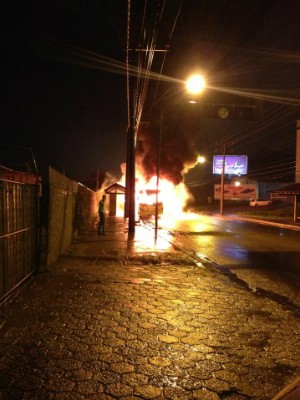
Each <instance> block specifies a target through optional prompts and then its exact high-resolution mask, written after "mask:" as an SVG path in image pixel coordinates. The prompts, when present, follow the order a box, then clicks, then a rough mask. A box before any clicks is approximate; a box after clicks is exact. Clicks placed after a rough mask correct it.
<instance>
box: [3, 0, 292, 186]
mask: <svg viewBox="0 0 300 400" xmlns="http://www.w3.org/2000/svg"><path fill="white" fill-rule="evenodd" d="M148 3H150V6H149V5H148V8H147V10H146V13H145V19H146V22H147V24H148V27H149V28H148V31H152V33H155V41H156V47H157V48H165V46H166V44H169V46H170V48H169V52H168V53H167V56H166V59H165V62H164V64H163V74H164V75H166V76H169V77H172V78H176V79H180V80H184V79H185V78H186V76H187V75H188V74H189V72H190V71H193V70H195V69H198V70H201V71H203V72H204V73H205V75H206V77H207V81H208V84H209V86H211V87H214V88H221V89H222V88H231V89H238V90H239V89H241V88H242V89H243V90H247V91H249V92H251V93H254V94H259V95H263V97H264V99H266V96H268V98H269V100H268V101H265V102H264V115H263V118H262V120H260V121H234V120H228V121H220V120H217V119H206V118H203V119H202V120H201V123H197V124H195V126H194V128H193V129H195V131H196V133H197V134H196V136H195V137H194V138H193V144H194V145H195V148H196V149H197V151H198V152H201V153H206V154H207V155H208V156H212V155H213V153H214V152H216V151H217V148H216V147H217V143H218V142H219V141H220V140H227V142H228V143H230V146H232V152H233V153H235V154H249V164H250V165H249V169H250V170H251V169H252V170H254V171H255V168H256V165H261V164H262V163H264V165H265V166H266V167H268V166H270V168H271V167H272V166H273V167H274V168H277V169H278V171H279V172H278V175H279V176H280V175H282V176H285V174H286V173H287V170H285V163H286V164H287V163H293V162H294V161H295V131H296V129H295V125H296V119H297V118H298V117H300V115H299V114H300V113H299V104H300V103H299V94H300V91H299V88H300V74H299V64H300V56H299V54H300V41H299V38H300V24H299V16H300V3H299V1H298V0H272V1H271V0H252V1H248V0H239V1H238V0H230V1H226V0H197V1H192V0H183V1H182V2H181V1H179V0H173V1H172V0H167V1H166V2H165V3H164V2H159V1H156V0H151V1H150V2H149V1H148ZM158 3H160V4H165V7H164V10H163V13H162V16H161V18H160V20H159V23H157V24H155V23H154V24H153V19H154V16H155V15H156V10H157V9H158V8H157V7H158ZM144 4H145V2H144V1H143V0H135V1H132V2H131V18H132V24H131V32H130V33H131V42H132V43H131V45H132V47H135V46H138V45H142V47H143V46H145V45H146V43H143V35H140V28H141V26H142V25H141V21H142V17H143V6H144ZM1 7H2V11H1V18H2V22H1V25H2V35H1V36H2V37H1V39H2V42H3V43H2V49H3V54H2V57H1V58H2V67H4V68H3V72H2V85H1V86H2V90H1V95H2V104H4V106H3V108H2V111H3V113H2V117H1V131H0V132H1V140H0V144H1V146H0V150H1V153H0V156H1V162H0V164H4V165H8V164H9V163H12V166H16V169H18V168H19V169H22V165H23V166H24V160H26V157H28V151H27V150H26V148H28V147H31V148H32V149H33V153H34V155H35V158H36V161H37V166H38V170H39V172H40V173H41V174H42V175H44V174H45V173H46V171H47V166H48V165H51V166H52V167H54V168H56V169H57V170H59V171H61V172H62V171H65V173H66V175H67V176H69V177H71V178H74V179H77V180H79V181H85V180H86V179H87V178H88V177H89V175H91V174H92V173H94V171H95V170H97V169H99V170H100V171H104V172H105V171H108V172H111V173H113V174H114V175H116V177H119V176H120V164H121V163H122V162H124V161H126V132H127V125H128V115H127V93H126V76H125V74H122V73H116V72H114V71H112V70H111V68H104V67H103V62H102V61H101V60H103V56H106V57H110V58H112V59H114V60H118V61H120V62H123V63H125V59H126V52H125V49H126V35H127V31H126V25H127V1H125V0H109V1H108V0H106V1H103V0H81V1H80V0H73V1H72V0H51V1H43V0H39V1H33V0H28V1H23V0H15V1H14V0H11V1H6V2H3V3H2V5H1ZM177 14H178V18H177V19H176V16H177ZM175 20H176V23H175ZM151 24H152V25H151ZM150 27H151V28H150ZM173 28H174V29H173ZM84 51H88V52H89V53H84ZM83 54H85V56H86V55H87V54H88V55H89V57H88V59H87V58H86V57H85V58H83ZM92 59H93V60H92ZM162 61H163V55H162V54H159V53H157V54H155V56H154V61H153V64H152V70H153V71H155V72H159V71H160V68H161V66H162ZM79 64H80V65H79ZM83 64H84V65H83ZM172 85H174V83H170V82H163V81H162V82H160V85H159V86H158V88H157V82H156V81H150V82H149V85H148V90H147V96H146V99H145V107H144V110H145V113H144V115H143V116H142V121H143V120H145V121H148V119H149V118H150V115H151V113H150V114H149V113H146V110H147V109H148V110H149V107H150V105H151V104H153V96H154V94H155V96H156V97H155V99H156V98H159V94H160V95H161V94H163V93H164V92H165V91H166V90H168V87H169V86H172ZM156 89H157V92H156ZM287 99H290V101H288V100H287ZM288 103H291V104H288ZM193 118H194V117H193ZM177 123H179V122H178V121H177ZM184 125H185V123H184V121H183V122H182V127H181V129H182V130H184ZM188 126H189V125H188ZM174 129H175V128H174ZM174 132H175V133H176V129H175V130H174ZM179 145H180V142H179ZM172 152H173V153H176V152H178V149H176V147H174V148H172ZM171 162H172V161H171ZM13 163H14V165H13ZM279 165H284V166H281V167H278V166H279ZM289 165H292V164H289ZM293 165H294V164H293ZM9 166H10V165H9Z"/></svg>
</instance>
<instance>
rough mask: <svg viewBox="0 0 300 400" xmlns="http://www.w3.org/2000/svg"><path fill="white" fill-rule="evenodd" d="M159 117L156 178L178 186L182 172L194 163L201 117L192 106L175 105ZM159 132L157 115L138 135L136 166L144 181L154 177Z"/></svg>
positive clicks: (181, 178) (181, 179)
mask: <svg viewBox="0 0 300 400" xmlns="http://www.w3.org/2000/svg"><path fill="white" fill-rule="evenodd" d="M163 115H164V117H163V125H162V127H163V129H162V140H161V157H160V173H159V175H160V178H165V179H168V180H169V181H171V182H173V183H174V184H175V185H178V184H179V183H181V182H182V181H183V173H184V171H186V169H187V168H189V167H192V166H193V165H195V163H196V161H197V156H198V154H197V150H196V142H197V137H198V135H200V131H201V118H200V116H199V111H198V110H197V108H196V107H194V105H193V104H187V105H186V106H185V105H180V106H177V107H176V106H175V107H173V108H172V109H169V110H167V111H165V112H164V114H163ZM159 131H160V113H158V115H156V117H155V118H154V120H153V122H152V123H149V124H148V125H147V126H142V129H141V131H140V132H139V133H138V145H137V152H136V156H137V163H138V166H139V170H140V172H142V174H143V175H144V177H145V179H146V180H149V179H150V178H151V177H152V176H156V171H157V154H158V141H159Z"/></svg>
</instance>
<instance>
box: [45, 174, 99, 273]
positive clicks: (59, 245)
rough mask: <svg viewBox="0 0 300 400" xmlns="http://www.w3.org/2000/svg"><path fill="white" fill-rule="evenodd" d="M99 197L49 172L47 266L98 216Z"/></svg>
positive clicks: (76, 183) (60, 175) (63, 177)
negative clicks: (96, 213) (85, 225)
mask: <svg viewBox="0 0 300 400" xmlns="http://www.w3.org/2000/svg"><path fill="white" fill-rule="evenodd" d="M95 204H96V193H95V192H93V191H92V190H90V189H88V188H87V187H85V186H83V185H81V184H80V183H78V182H75V181H73V180H71V179H69V178H67V177H66V176H64V175H62V174H61V173H59V172H57V171H56V170H55V169H53V168H51V167H50V168H49V188H48V207H47V208H48V226H47V229H46V230H47V256H46V264H47V266H49V265H51V264H53V263H54V262H55V261H56V259H57V258H58V256H59V255H60V254H61V253H62V252H63V251H64V250H65V249H66V247H67V246H68V245H69V244H70V243H71V240H72V236H73V234H74V232H75V231H78V230H79V229H80V227H82V226H83V225H84V224H86V223H87V222H88V220H89V219H90V218H91V217H92V216H93V215H94V214H95V207H96V206H95Z"/></svg>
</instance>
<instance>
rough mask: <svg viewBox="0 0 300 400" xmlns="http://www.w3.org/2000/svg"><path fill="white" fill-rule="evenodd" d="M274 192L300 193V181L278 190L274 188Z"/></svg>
mask: <svg viewBox="0 0 300 400" xmlns="http://www.w3.org/2000/svg"><path fill="white" fill-rule="evenodd" d="M272 193H280V194H286V195H295V194H300V183H291V184H290V185H287V186H284V187H282V188H280V189H278V190H272Z"/></svg>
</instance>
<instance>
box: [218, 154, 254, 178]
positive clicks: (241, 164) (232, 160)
mask: <svg viewBox="0 0 300 400" xmlns="http://www.w3.org/2000/svg"><path fill="white" fill-rule="evenodd" d="M224 157H225V169H224V173H225V174H227V175H247V170H248V156H245V155H242V156H223V155H217V156H214V159H213V173H214V174H217V175H222V173H223V160H224Z"/></svg>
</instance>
